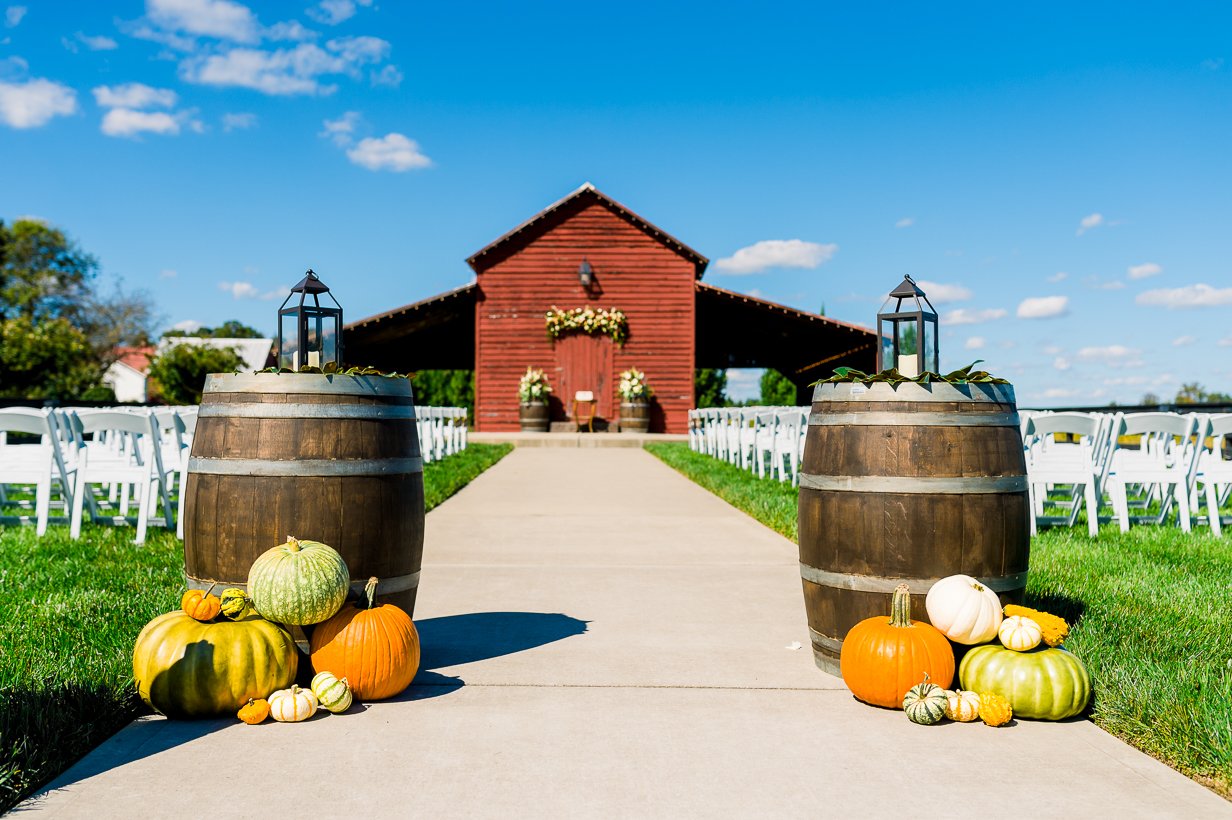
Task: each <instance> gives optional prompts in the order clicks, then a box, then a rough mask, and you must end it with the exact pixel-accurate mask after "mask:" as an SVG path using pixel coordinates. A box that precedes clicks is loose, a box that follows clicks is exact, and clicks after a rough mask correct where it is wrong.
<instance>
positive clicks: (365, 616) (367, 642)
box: [311, 578, 419, 700]
mask: <svg viewBox="0 0 1232 820" xmlns="http://www.w3.org/2000/svg"><path fill="white" fill-rule="evenodd" d="M376 586H377V579H376V578H370V579H368V583H367V585H366V586H365V587H364V592H365V593H367V596H368V606H367V607H366V608H363V609H361V608H360V607H359V606H357V605H356V604H354V603H347V604H343V606H342V609H340V610H338V612H337V613H336V614H335V615H334V616H333V617H331V618H330V619H329V620H328V621H325V622H324V623H320V624H317V625H316V627H315V628H314V629H313V630H312V644H311V646H312V668H313V669H315V670H316V671H317V672H324V671H329V672H333V673H334V674H335V675H336V676H338V677H340V678H346V679H347V682H348V683H349V684H350V686H351V692H353V693H354V696H355V698H356V699H357V700H383V699H385V698H392V697H394V696H395V695H398V694H401V693H402V690H404V689H406V687H408V686H410V685H411V680H412V679H414V677H415V673H416V672H417V671H419V633H418V632H417V631H416V630H415V624H414V623H413V622H412V621H411V616H409V615H407V614H406V613H405V612H403V611H402V610H401V609H399V608H398V607H396V606H394V605H393V604H381V605H379V606H377V605H376Z"/></svg>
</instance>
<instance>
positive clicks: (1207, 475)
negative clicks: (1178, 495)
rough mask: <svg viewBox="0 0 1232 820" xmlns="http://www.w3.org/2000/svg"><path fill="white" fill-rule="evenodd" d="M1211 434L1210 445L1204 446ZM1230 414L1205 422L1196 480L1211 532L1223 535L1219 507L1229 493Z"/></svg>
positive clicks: (1231, 467)
mask: <svg viewBox="0 0 1232 820" xmlns="http://www.w3.org/2000/svg"><path fill="white" fill-rule="evenodd" d="M1208 436H1209V437H1210V439H1211V446H1210V447H1209V448H1207V447H1206V446H1205V442H1206V438H1207V437H1208ZM1229 436H1232V413H1229V414H1225V415H1218V416H1211V417H1209V418H1208V419H1207V421H1206V431H1205V435H1203V436H1202V438H1201V439H1200V442H1201V445H1200V446H1201V447H1202V452H1201V453H1200V454H1199V456H1198V474H1197V481H1198V482H1199V483H1201V484H1202V486H1203V489H1204V491H1205V492H1204V495H1205V496H1206V520H1207V523H1208V524H1209V525H1210V528H1211V532H1212V533H1214V534H1215V535H1217V536H1218V535H1222V534H1223V528H1222V525H1223V519H1222V518H1220V514H1219V508H1220V507H1221V506H1222V505H1223V504H1224V503H1227V500H1228V497H1229V495H1232V442H1230V440H1229Z"/></svg>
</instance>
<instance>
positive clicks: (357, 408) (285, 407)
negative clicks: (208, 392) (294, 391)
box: [197, 404, 415, 419]
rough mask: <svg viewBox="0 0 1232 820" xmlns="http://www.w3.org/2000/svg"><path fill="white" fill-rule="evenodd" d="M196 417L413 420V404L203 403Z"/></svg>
mask: <svg viewBox="0 0 1232 820" xmlns="http://www.w3.org/2000/svg"><path fill="white" fill-rule="evenodd" d="M197 417H198V418H203V419H210V418H241V419H414V418H415V406H414V405H413V404H391V405H383V404H203V405H201V409H200V410H199V411H198V412H197Z"/></svg>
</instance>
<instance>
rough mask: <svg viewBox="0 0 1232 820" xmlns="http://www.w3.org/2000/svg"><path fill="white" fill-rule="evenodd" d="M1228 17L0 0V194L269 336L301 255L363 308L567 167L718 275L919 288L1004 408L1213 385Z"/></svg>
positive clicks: (1227, 137)
mask: <svg viewBox="0 0 1232 820" xmlns="http://www.w3.org/2000/svg"><path fill="white" fill-rule="evenodd" d="M939 8H943V9H944V11H943V12H939V11H938V10H937V9H939ZM1230 31H1232V7H1229V6H1228V5H1227V4H1225V3H1188V4H1184V6H1183V7H1182V8H1179V9H1178V8H1174V7H1165V6H1164V5H1162V4H1150V5H1147V4H1134V3H1086V4H1081V5H1078V4H1060V3H1043V4H1033V5H1031V6H1029V7H1020V8H1010V7H1007V6H1005V5H1003V4H997V5H996V6H993V5H990V4H977V3H971V4H945V5H944V6H941V7H938V6H935V5H934V6H926V5H924V4H917V5H910V6H909V5H907V4H898V3H885V4H875V3H864V4H842V5H839V4H819V3H808V4H779V5H777V6H767V7H765V8H761V9H758V10H756V11H754V10H752V7H750V6H748V5H747V4H723V3H713V2H711V3H705V4H688V3H662V4H635V3H623V4H593V3H576V2H571V3H518V4H513V3H511V4H501V5H488V4H483V3H474V4H452V3H436V4H414V5H412V4H405V3H392V2H380V1H379V0H371V1H370V2H367V3H365V2H360V0H325V2H317V3H313V4H307V3H288V2H282V3H272V2H271V3H256V2H253V3H248V4H241V3H239V2H233V0H147V2H144V3H143V2H139V1H135V2H118V1H117V2H110V3H105V4H104V3H84V2H49V1H47V0H20V2H17V3H13V2H8V3H6V2H5V0H0V158H3V166H2V167H3V174H2V175H0V217H3V218H5V219H10V220H11V219H13V218H16V217H19V216H24V215H32V216H37V217H41V218H44V219H46V220H48V221H50V222H52V223H54V224H57V225H59V226H61V227H63V228H65V229H66V230H67V231H69V232H70V233H71V234H72V235H73V236H74V237H76V238H77V239H78V240H79V241H80V243H81V244H82V246H83V247H85V248H86V249H88V250H90V251H91V252H93V253H95V254H96V255H97V256H98V257H99V258H100V260H101V262H102V265H103V269H104V272H105V275H106V276H108V277H122V279H123V282H124V284H125V286H127V287H130V288H142V289H145V290H147V291H148V292H149V293H150V294H151V295H152V296H153V298H154V300H155V302H156V303H157V305H158V307H159V309H160V311H161V313H162V314H163V315H164V316H165V318H166V322H165V324H166V325H167V326H171V325H173V324H178V323H184V322H201V323H205V324H216V323H219V322H221V321H224V320H226V319H229V318H237V319H240V320H243V321H246V322H249V323H251V324H254V325H256V326H257V327H259V328H262V329H265V328H270V329H272V326H273V321H272V317H273V315H274V311H275V309H276V307H277V305H278V302H279V301H280V299H281V296H282V295H283V293H284V292H285V289H286V287H288V286H289V285H291V284H292V283H294V282H295V281H296V280H297V279H298V278H299V276H301V275H302V273H303V271H304V269H305V268H307V267H309V266H311V267H313V268H314V269H316V270H317V271H318V272H319V273H320V274H321V275H322V277H323V278H324V279H325V281H326V282H327V283H329V284H330V285H331V286H332V287H333V288H334V290H335V291H336V293H337V295H338V298H339V300H340V301H341V302H342V304H343V306H344V307H345V308H346V310H347V312H348V317H349V318H360V317H363V316H366V315H370V314H372V313H376V312H379V311H382V310H386V309H389V308H391V307H395V306H397V305H401V304H404V303H406V302H410V301H414V300H416V299H420V298H423V297H425V296H429V295H432V294H434V293H437V292H440V291H443V290H446V289H449V288H452V287H456V286H459V285H462V284H465V283H466V282H467V281H469V279H470V276H471V274H470V271H469V269H468V268H467V267H466V264H465V262H464V259H465V258H466V257H467V256H468V255H469V254H471V253H472V252H474V251H475V250H478V249H479V248H480V247H482V246H483V245H485V244H486V243H487V242H489V241H490V240H492V239H493V238H495V237H497V236H499V235H500V234H502V233H503V232H505V231H506V230H508V229H509V228H511V227H513V226H514V225H516V224H518V223H519V222H521V221H522V220H524V219H525V218H527V217H529V216H530V215H532V214H533V213H535V212H536V211H538V210H539V209H541V208H543V207H544V206H546V205H548V204H550V203H551V202H553V201H555V200H556V199H558V198H560V197H561V196H563V195H565V194H566V193H568V192H570V191H572V190H573V189H574V188H576V187H577V186H578V185H580V184H581V183H582V182H584V181H591V182H593V183H594V184H595V185H596V186H597V187H599V189H600V190H602V191H604V192H605V193H607V194H609V195H610V196H613V197H614V198H616V199H618V200H620V201H622V202H623V203H624V204H626V205H628V206H629V207H631V208H633V209H634V210H635V211H637V212H639V213H640V214H642V215H643V216H645V217H646V218H647V219H650V220H651V221H653V222H655V223H657V224H658V225H660V226H661V227H663V228H664V229H665V230H668V231H670V232H671V233H673V234H674V235H676V236H677V237H679V238H680V239H681V240H683V241H684V242H686V243H688V244H689V245H691V246H693V247H694V248H696V249H697V250H699V251H700V252H702V253H703V254H705V255H707V256H709V257H710V258H711V260H712V263H711V267H710V269H709V271H708V272H707V274H706V281H708V282H711V283H713V284H717V285H720V286H722V287H728V288H732V289H735V290H740V291H744V292H748V293H753V294H755V295H760V296H763V297H765V298H769V299H773V300H776V301H781V302H784V303H787V304H790V305H794V306H798V307H802V308H806V309H811V310H816V309H817V308H818V307H819V306H820V305H821V304H823V303H824V304H825V307H826V311H827V313H828V314H829V315H830V316H833V317H836V318H840V319H845V320H848V321H854V322H860V323H863V324H871V323H872V322H873V319H874V316H875V313H876V310H877V308H878V307H879V304H880V299H879V294H884V293H885V292H886V291H887V290H888V289H890V288H892V287H893V286H894V285H895V284H897V283H898V281H899V280H900V279H901V277H902V275H903V274H906V273H910V274H912V275H913V276H914V277H915V278H917V279H918V280H923V281H924V282H926V283H931V284H930V285H926V286H925V289H926V290H928V291H929V293H930V295H934V296H936V297H938V298H936V299H934V302H936V303H937V306H938V308H939V309H940V311H941V313H942V315H943V318H944V322H943V333H942V363H943V365H944V366H951V365H952V366H959V365H961V364H966V363H967V362H969V361H970V360H972V359H975V358H983V359H984V360H985V362H986V365H985V366H987V367H988V368H989V369H991V370H993V371H994V372H996V373H999V374H1003V375H1006V376H1007V377H1009V378H1010V379H1011V380H1013V381H1014V383H1015V384H1016V385H1017V387H1018V391H1019V397H1020V402H1021V403H1022V404H1024V405H1030V406H1034V405H1057V404H1067V403H1100V402H1106V401H1111V400H1118V401H1123V402H1124V401H1130V402H1132V401H1136V400H1137V399H1138V398H1139V397H1140V396H1141V395H1142V394H1143V393H1145V392H1147V391H1151V392H1155V393H1157V394H1160V395H1162V396H1165V397H1168V396H1171V395H1172V394H1173V393H1175V390H1176V388H1177V387H1178V386H1179V384H1180V383H1181V382H1184V381H1199V382H1202V383H1203V384H1205V385H1206V386H1207V387H1208V388H1214V389H1220V390H1223V391H1224V392H1232V322H1230V321H1229V318H1230V317H1232V230H1229V225H1232V196H1230V195H1229V192H1230V191H1232V163H1230V162H1229V149H1228V146H1229V144H1232V38H1230V36H1229V32H1230ZM617 307H619V306H617ZM751 379H752V374H747V373H744V374H733V383H734V385H735V386H736V387H737V392H740V391H741V390H744V391H747V390H748V385H749V384H750V381H751Z"/></svg>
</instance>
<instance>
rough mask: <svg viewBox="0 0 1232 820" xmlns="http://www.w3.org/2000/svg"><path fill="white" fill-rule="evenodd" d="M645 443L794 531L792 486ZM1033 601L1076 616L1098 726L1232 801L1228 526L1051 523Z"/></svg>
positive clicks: (1039, 547)
mask: <svg viewBox="0 0 1232 820" xmlns="http://www.w3.org/2000/svg"><path fill="white" fill-rule="evenodd" d="M647 449H648V450H650V451H651V452H652V453H653V454H654V455H656V456H658V457H659V458H661V459H662V460H663V461H665V462H666V463H667V464H669V465H670V466H672V467H673V468H675V469H676V470H678V471H680V472H681V473H683V474H684V475H686V476H688V477H689V478H691V479H693V480H694V481H696V482H697V483H699V484H700V485H702V486H703V487H705V488H706V489H708V490H710V491H711V492H713V493H715V494H716V495H718V496H719V497H720V498H723V499H724V500H726V501H728V502H729V503H731V504H732V505H734V506H736V507H738V508H739V509H741V510H743V511H745V512H746V513H748V514H749V515H751V516H753V517H754V518H756V519H758V520H759V521H762V522H763V523H765V524H766V525H767V526H769V527H771V528H772V529H774V530H776V531H778V532H780V533H783V534H784V535H786V536H787V537H788V538H791V539H792V540H796V491H795V490H794V489H793V488H791V487H789V486H785V485H782V484H779V483H778V482H776V481H769V480H762V479H758V478H756V477H755V476H752V475H750V474H748V473H746V472H745V471H743V470H740V469H738V468H736V467H733V466H731V465H729V464H727V463H725V462H720V461H717V460H716V459H713V458H710V457H709V456H705V455H701V454H698V453H693V452H691V451H690V450H689V448H688V445H687V444H683V443H669V444H651V445H648V446H647ZM1027 604H1028V605H1029V606H1034V607H1037V608H1039V609H1043V610H1047V611H1050V612H1053V613H1055V614H1057V615H1061V616H1062V617H1064V618H1065V619H1066V620H1068V621H1069V622H1070V623H1071V625H1072V630H1071V633H1070V637H1069V639H1068V640H1067V641H1066V644H1065V645H1066V648H1068V649H1070V650H1072V651H1073V652H1074V653H1075V654H1077V655H1078V657H1080V658H1082V660H1083V661H1084V662H1085V663H1086V664H1087V667H1088V668H1089V669H1090V672H1091V677H1092V679H1093V681H1094V685H1095V701H1094V705H1093V707H1092V710H1091V718H1092V719H1093V720H1094V721H1095V723H1097V724H1098V725H1099V726H1101V727H1103V728H1104V729H1106V730H1107V731H1109V732H1111V733H1112V734H1114V735H1116V736H1118V737H1120V738H1122V739H1124V740H1125V741H1127V742H1129V743H1131V744H1133V745H1134V746H1136V747H1138V748H1139V749H1141V750H1143V751H1144V752H1146V753H1148V754H1150V755H1153V756H1155V757H1157V758H1159V759H1160V760H1162V761H1164V762H1165V763H1168V764H1169V765H1171V766H1173V767H1174V768H1176V769H1178V770H1180V771H1182V772H1184V773H1185V774H1187V775H1189V776H1191V777H1193V778H1195V779H1196V780H1198V781H1200V782H1202V783H1204V784H1206V785H1208V786H1210V787H1211V788H1212V789H1214V790H1215V791H1217V792H1219V793H1220V794H1222V795H1224V796H1225V797H1229V798H1232V626H1229V621H1228V620H1227V619H1228V618H1229V615H1230V614H1232V534H1229V533H1225V534H1224V537H1223V538H1214V537H1212V536H1211V535H1210V532H1209V530H1207V529H1206V528H1205V527H1200V528H1197V529H1195V531H1194V533H1193V534H1191V535H1185V534H1183V533H1181V532H1180V530H1179V529H1178V528H1176V527H1175V526H1166V527H1156V526H1135V527H1132V528H1131V529H1130V531H1129V533H1128V534H1125V535H1122V534H1121V533H1120V532H1119V531H1118V529H1117V528H1116V527H1115V526H1114V525H1105V526H1104V527H1102V528H1101V529H1100V533H1099V538H1097V539H1091V538H1089V537H1087V534H1086V527H1085V524H1084V525H1082V526H1080V527H1075V528H1074V529H1072V530H1071V529H1060V528H1058V529H1052V530H1045V531H1043V532H1042V533H1041V534H1040V535H1039V536H1038V537H1037V538H1035V539H1033V540H1032V542H1031V574H1030V576H1029V581H1028V584H1027Z"/></svg>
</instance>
